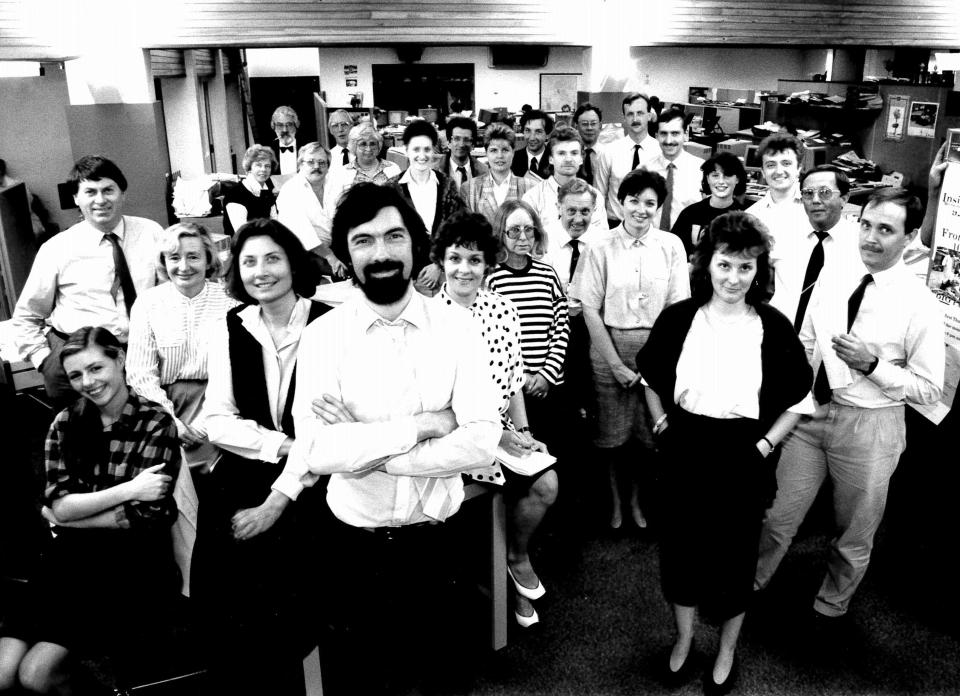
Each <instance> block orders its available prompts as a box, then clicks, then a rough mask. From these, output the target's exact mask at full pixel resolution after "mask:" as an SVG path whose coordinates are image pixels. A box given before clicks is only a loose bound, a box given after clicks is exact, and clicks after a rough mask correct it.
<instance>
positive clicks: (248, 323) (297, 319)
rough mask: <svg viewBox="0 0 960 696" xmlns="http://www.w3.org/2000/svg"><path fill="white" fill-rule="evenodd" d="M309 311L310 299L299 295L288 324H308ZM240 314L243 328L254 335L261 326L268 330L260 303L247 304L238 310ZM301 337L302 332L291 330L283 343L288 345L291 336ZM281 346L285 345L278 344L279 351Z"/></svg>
mask: <svg viewBox="0 0 960 696" xmlns="http://www.w3.org/2000/svg"><path fill="white" fill-rule="evenodd" d="M309 313H310V300H309V299H307V298H305V297H298V298H297V303H296V304H295V305H294V306H293V311H292V312H290V319H289V321H287V326H297V325H301V327H302V326H306V323H307V315H308V314H309ZM238 316H239V317H240V323H241V324H243V328H245V329H246V330H247V331H248V332H249V333H250V334H251V335H253V336H255V335H256V333H255V331H256V330H258V329H260V327H262V330H263V331H266V330H267V327H266V324H265V323H264V321H263V317H262V316H261V315H260V305H255V304H252V305H247V306H246V307H244V308H243V309H241V310H240V311H239V312H238ZM299 337H300V332H298V331H291V332H290V334H289V335H288V337H287V340H286V341H284V344H283V345H287V344H288V343H289V342H290V339H291V338H294V339H298V340H299ZM280 348H283V346H277V350H278V351H279V350H280Z"/></svg>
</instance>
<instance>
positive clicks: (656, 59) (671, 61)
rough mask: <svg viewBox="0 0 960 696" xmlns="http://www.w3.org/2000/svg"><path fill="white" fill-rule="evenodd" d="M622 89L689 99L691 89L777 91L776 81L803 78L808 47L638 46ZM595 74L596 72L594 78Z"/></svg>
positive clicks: (668, 98) (671, 99) (668, 99)
mask: <svg viewBox="0 0 960 696" xmlns="http://www.w3.org/2000/svg"><path fill="white" fill-rule="evenodd" d="M630 56H631V57H630V58H625V60H632V61H633V63H634V70H633V72H632V74H630V75H629V77H628V79H627V82H626V85H625V86H624V91H633V90H636V91H640V92H646V93H647V94H650V95H656V96H657V97H659V98H660V100H661V101H664V102H685V101H686V100H687V95H688V89H689V88H690V87H725V88H728V89H752V90H775V89H776V88H777V79H778V78H784V77H785V76H786V75H796V76H797V78H796V79H799V78H800V77H802V66H803V62H804V51H802V50H800V49H791V48H756V49H754V48H750V49H748V48H715V47H713V48H698V47H686V46H684V47H682V48H681V47H657V46H654V47H636V48H632V49H631V51H630ZM594 77H596V76H594Z"/></svg>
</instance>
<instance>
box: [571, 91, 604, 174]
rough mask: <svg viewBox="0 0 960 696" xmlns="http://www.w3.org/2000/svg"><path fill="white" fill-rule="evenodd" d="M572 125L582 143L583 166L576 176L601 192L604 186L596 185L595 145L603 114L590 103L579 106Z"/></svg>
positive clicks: (598, 157)
mask: <svg viewBox="0 0 960 696" xmlns="http://www.w3.org/2000/svg"><path fill="white" fill-rule="evenodd" d="M573 125H574V127H575V128H576V129H577V132H578V133H580V139H581V140H582V141H583V165H582V166H581V167H580V171H579V172H577V176H578V177H579V178H581V179H583V180H584V181H586V182H587V183H588V184H590V185H591V186H594V187H596V188H597V189H599V190H601V191H603V190H605V188H606V186H605V185H604V186H603V187H601V186H600V185H599V184H598V183H596V182H597V169H598V168H599V165H600V163H599V159H600V155H601V153H600V151H599V150H598V149H597V145H598V141H599V138H600V129H601V128H602V127H603V112H601V111H600V107H599V106H594V105H593V104H591V103H590V102H586V103H584V104H581V105H580V106H578V107H577V110H576V111H574V112H573Z"/></svg>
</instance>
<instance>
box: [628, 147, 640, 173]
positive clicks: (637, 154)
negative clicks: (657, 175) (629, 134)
mask: <svg viewBox="0 0 960 696" xmlns="http://www.w3.org/2000/svg"><path fill="white" fill-rule="evenodd" d="M639 166H640V146H639V145H634V146H633V164H631V165H630V169H636V168H637V167H639Z"/></svg>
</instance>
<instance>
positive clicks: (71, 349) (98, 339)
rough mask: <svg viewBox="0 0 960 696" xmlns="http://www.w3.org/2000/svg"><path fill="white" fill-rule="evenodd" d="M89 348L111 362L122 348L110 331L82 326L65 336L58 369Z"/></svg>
mask: <svg viewBox="0 0 960 696" xmlns="http://www.w3.org/2000/svg"><path fill="white" fill-rule="evenodd" d="M111 178H113V177H111ZM91 346H99V347H100V350H102V351H103V354H104V355H106V356H107V357H108V358H110V359H111V360H116V359H117V358H118V357H120V354H121V353H122V352H123V346H121V345H120V341H119V340H117V337H116V336H114V335H113V334H112V333H111V332H110V329H105V328H103V327H102V326H84V327H82V328H79V329H77V330H76V331H74V332H73V333H72V334H70V335H69V336H67V340H66V341H65V342H64V344H63V347H62V348H61V349H60V367H63V361H64V360H66V359H67V358H69V357H70V356H71V355H76V354H77V353H82V352H83V351H85V350H86V349H87V348H90V347H91Z"/></svg>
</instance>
